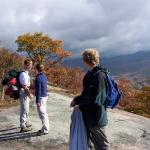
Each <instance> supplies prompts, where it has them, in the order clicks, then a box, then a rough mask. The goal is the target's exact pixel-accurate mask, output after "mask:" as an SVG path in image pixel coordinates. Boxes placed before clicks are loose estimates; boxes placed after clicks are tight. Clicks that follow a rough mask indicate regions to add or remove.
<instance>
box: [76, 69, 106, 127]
mask: <svg viewBox="0 0 150 150" xmlns="http://www.w3.org/2000/svg"><path fill="white" fill-rule="evenodd" d="M101 69H102V68H101V67H100V66H96V67H94V68H93V69H92V70H91V71H88V72H87V73H86V75H85V77H84V79H83V91H82V94H81V95H80V96H77V97H75V99H74V101H75V105H79V109H80V110H81V111H82V113H83V118H84V122H85V125H86V127H87V128H91V127H96V126H99V127H103V126H105V125H107V123H108V120H107V110H106V108H105V107H104V105H103V104H104V102H105V98H106V92H107V82H106V75H105V73H104V72H102V71H100V70H101Z"/></svg>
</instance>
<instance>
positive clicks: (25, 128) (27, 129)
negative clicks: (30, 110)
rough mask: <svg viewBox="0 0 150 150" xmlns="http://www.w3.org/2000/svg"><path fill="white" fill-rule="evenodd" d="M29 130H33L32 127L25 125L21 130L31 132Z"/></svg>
mask: <svg viewBox="0 0 150 150" xmlns="http://www.w3.org/2000/svg"><path fill="white" fill-rule="evenodd" d="M29 131H32V128H30V127H24V128H21V130H20V132H29Z"/></svg>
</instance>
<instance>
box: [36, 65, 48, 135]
mask: <svg viewBox="0 0 150 150" xmlns="http://www.w3.org/2000/svg"><path fill="white" fill-rule="evenodd" d="M36 70H37V72H38V73H37V75H36V79H35V96H36V104H37V109H38V113H39V117H40V119H41V121H42V128H41V130H39V131H38V133H37V135H42V134H48V131H49V119H48V114H47V109H46V103H47V77H46V75H45V74H44V65H42V64H37V65H36Z"/></svg>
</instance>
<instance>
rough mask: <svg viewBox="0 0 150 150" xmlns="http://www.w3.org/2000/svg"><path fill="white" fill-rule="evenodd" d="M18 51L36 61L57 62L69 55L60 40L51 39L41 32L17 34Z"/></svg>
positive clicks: (43, 62)
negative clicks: (25, 53)
mask: <svg viewBox="0 0 150 150" xmlns="http://www.w3.org/2000/svg"><path fill="white" fill-rule="evenodd" d="M16 43H17V44H18V49H17V51H18V52H27V54H28V55H29V57H30V58H31V59H32V60H34V61H35V62H37V63H42V64H47V65H48V64H52V65H53V64H57V63H59V62H61V61H62V60H63V58H65V57H69V56H71V52H70V51H65V50H64V49H63V42H62V41H61V40H53V39H51V38H50V37H48V36H47V35H43V33H42V32H35V33H33V34H30V33H28V34H24V35H20V36H18V38H17V40H16Z"/></svg>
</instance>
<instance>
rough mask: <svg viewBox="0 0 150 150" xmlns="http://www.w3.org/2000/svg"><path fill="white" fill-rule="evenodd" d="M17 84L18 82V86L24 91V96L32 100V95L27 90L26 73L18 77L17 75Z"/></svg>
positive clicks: (28, 82) (27, 78) (28, 83)
mask: <svg viewBox="0 0 150 150" xmlns="http://www.w3.org/2000/svg"><path fill="white" fill-rule="evenodd" d="M19 82H20V85H21V88H22V89H24V91H25V92H26V94H27V95H28V96H29V97H30V98H32V97H33V96H32V94H31V93H30V90H29V86H30V78H29V76H28V74H27V73H25V72H22V73H21V74H20V75H19Z"/></svg>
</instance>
